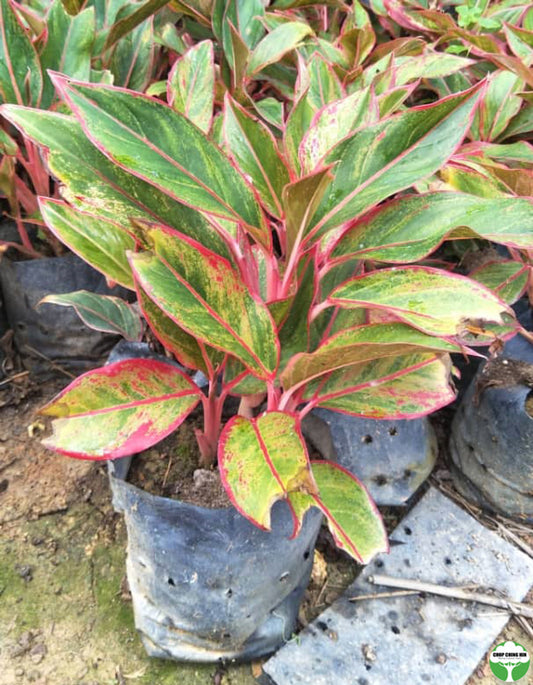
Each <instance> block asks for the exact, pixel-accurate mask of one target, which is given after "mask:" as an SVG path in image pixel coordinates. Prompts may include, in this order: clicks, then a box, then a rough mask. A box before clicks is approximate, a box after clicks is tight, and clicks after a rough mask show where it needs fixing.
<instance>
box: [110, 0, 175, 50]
mask: <svg viewBox="0 0 533 685" xmlns="http://www.w3.org/2000/svg"><path fill="white" fill-rule="evenodd" d="M167 3H168V0H146V1H145V2H143V3H142V4H137V3H136V4H137V6H136V8H135V9H134V11H132V12H131V13H128V14H127V16H125V17H123V18H121V19H119V20H118V21H117V22H116V23H115V24H114V25H113V27H112V28H111V30H110V31H109V34H108V35H107V39H106V42H105V45H104V50H107V49H108V48H110V47H111V46H112V45H114V44H115V43H116V42H117V41H118V40H120V39H121V38H123V37H124V36H126V35H127V34H128V33H129V32H130V31H133V29H135V28H136V27H137V26H139V24H142V23H143V21H144V20H145V19H148V17H151V16H152V14H155V13H156V12H157V11H158V10H160V9H161V8H162V7H164V6H165V5H166V4H167ZM128 9H129V8H128Z"/></svg>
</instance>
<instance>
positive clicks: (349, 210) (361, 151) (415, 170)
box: [308, 87, 479, 242]
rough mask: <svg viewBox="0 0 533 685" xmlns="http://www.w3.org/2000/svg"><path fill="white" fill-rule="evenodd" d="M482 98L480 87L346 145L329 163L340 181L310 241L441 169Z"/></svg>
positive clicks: (397, 117) (409, 113)
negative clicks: (334, 168)
mask: <svg viewBox="0 0 533 685" xmlns="http://www.w3.org/2000/svg"><path fill="white" fill-rule="evenodd" d="M478 97H479V87H476V88H473V89H471V90H469V91H466V92H465V93H460V94H459V95H454V96H451V97H449V98H445V99H444V100H440V101H439V102H437V103H436V104H434V105H429V106H427V105H425V106H423V107H415V108H412V109H410V110H408V111H406V112H402V113H399V114H397V115H393V116H391V117H390V118H388V119H385V120H384V121H382V122H379V123H378V124H375V125H374V126H369V127H366V128H364V129H361V130H360V131H358V132H356V133H355V134H353V135H352V136H348V138H347V139H346V140H344V141H342V142H340V143H339V144H338V145H337V146H336V147H335V148H334V149H333V150H332V151H331V152H330V154H329V155H327V156H326V158H325V162H326V163H336V164H337V166H336V171H335V179H334V180H333V182H332V183H331V185H330V187H329V191H328V192H327V193H326V194H325V196H324V199H323V200H322V202H321V204H320V206H319V207H318V209H317V211H316V212H315V215H314V217H313V218H312V220H311V225H310V229H309V235H308V241H309V242H311V240H312V239H315V240H316V239H317V238H320V237H321V236H322V235H323V234H324V233H325V232H326V231H328V230H330V229H332V228H336V227H337V226H340V225H341V224H343V223H345V222H346V221H349V220H352V219H354V218H355V217H357V216H358V215H360V214H362V213H363V212H364V211H365V210H367V209H369V207H371V206H372V205H374V204H377V203H378V202H380V201H381V200H383V199H385V198H386V197H388V196H390V195H392V194H393V193H396V192H398V191H400V190H402V189H404V188H407V187H409V186H410V185H412V184H413V183H415V182H416V181H418V180H420V179H422V178H424V177H426V176H429V175H430V174H432V173H434V172H435V171H436V170H437V169H439V167H440V166H441V165H442V164H443V163H444V162H445V161H446V160H447V159H448V158H449V157H450V156H451V155H452V153H453V152H454V151H455V149H456V148H457V146H458V145H459V143H460V142H461V140H462V138H463V136H464V135H465V133H466V131H467V130H468V128H469V126H470V121H471V116H472V113H473V110H474V107H475V105H476V102H477V99H478Z"/></svg>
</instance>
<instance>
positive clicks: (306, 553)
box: [304, 549, 311, 559]
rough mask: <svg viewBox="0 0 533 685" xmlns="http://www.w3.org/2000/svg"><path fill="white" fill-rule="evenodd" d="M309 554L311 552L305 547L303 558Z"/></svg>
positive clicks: (307, 557)
mask: <svg viewBox="0 0 533 685" xmlns="http://www.w3.org/2000/svg"><path fill="white" fill-rule="evenodd" d="M310 554H311V552H310V551H309V550H308V549H306V550H305V552H304V559H309V555H310Z"/></svg>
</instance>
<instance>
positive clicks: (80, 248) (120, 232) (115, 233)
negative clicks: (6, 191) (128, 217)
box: [40, 198, 135, 290]
mask: <svg viewBox="0 0 533 685" xmlns="http://www.w3.org/2000/svg"><path fill="white" fill-rule="evenodd" d="M40 208H41V214H42V216H43V219H44V220H45V222H46V225H47V226H48V228H49V229H50V230H51V231H52V233H53V234H54V235H56V236H57V237H58V238H59V239H60V240H61V242H63V243H65V244H66V245H68V247H70V249H71V250H72V251H73V252H75V253H76V254H78V255H79V256H80V257H81V258H82V259H84V260H85V261H86V262H88V263H89V264H90V265H91V266H93V267H94V268H95V269H98V271H101V272H102V273H103V274H104V275H105V276H107V277H108V278H110V279H111V280H112V281H116V282H117V283H120V285H123V286H125V287H126V288H130V289H131V290H133V287H134V285H133V277H132V275H131V268H130V265H129V263H128V259H127V256H126V251H127V250H133V249H134V247H135V240H134V238H133V237H132V236H131V235H130V234H129V233H127V232H126V231H125V230H124V228H123V227H122V226H120V225H118V224H116V223H115V222H113V221H109V220H108V219H103V218H102V217H99V216H96V215H94V214H88V213H87V212H80V211H79V210H78V209H75V208H74V207H70V206H69V205H67V204H66V203H65V202H61V201H59V200H51V199H45V198H41V200H40Z"/></svg>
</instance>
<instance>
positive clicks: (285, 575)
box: [279, 571, 289, 583]
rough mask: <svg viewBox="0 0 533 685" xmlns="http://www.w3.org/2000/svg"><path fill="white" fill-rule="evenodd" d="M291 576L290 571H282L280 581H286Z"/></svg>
mask: <svg viewBox="0 0 533 685" xmlns="http://www.w3.org/2000/svg"><path fill="white" fill-rule="evenodd" d="M288 577H289V572H288V571H285V573H282V574H281V576H280V577H279V582H280V583H284V582H285V581H286V580H287V579H288Z"/></svg>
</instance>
